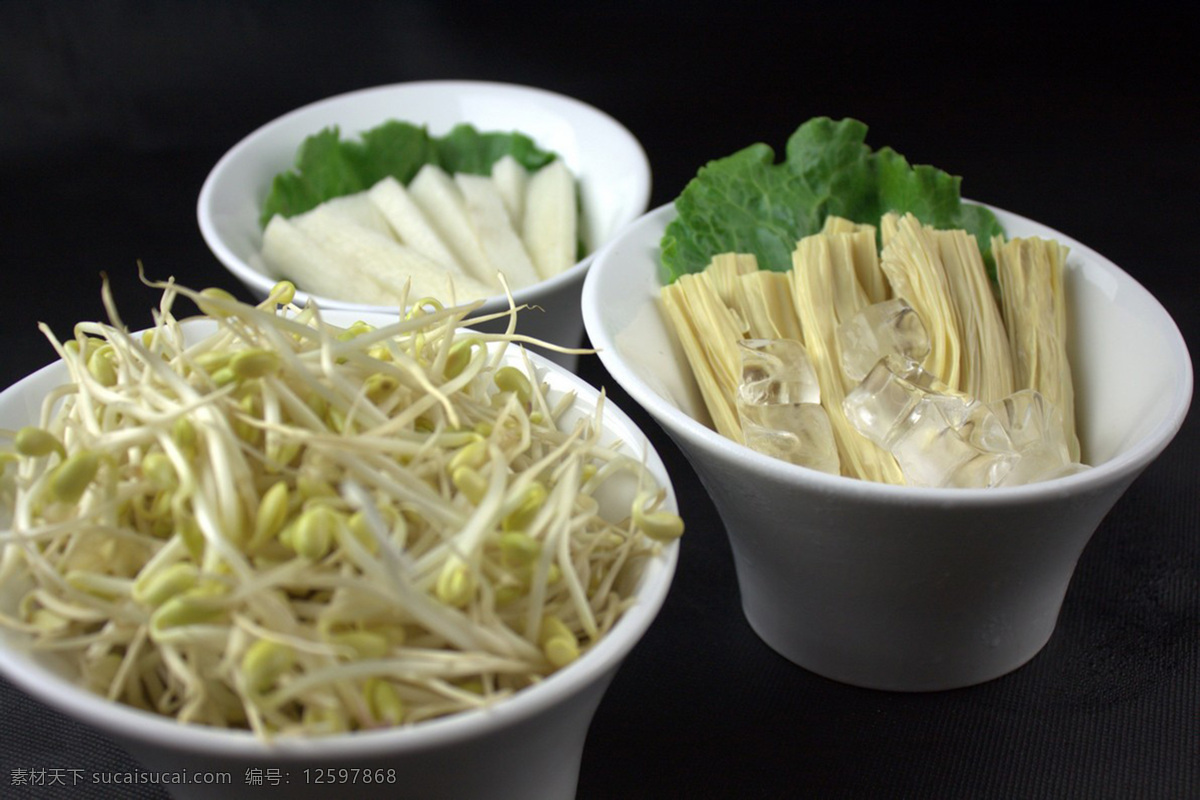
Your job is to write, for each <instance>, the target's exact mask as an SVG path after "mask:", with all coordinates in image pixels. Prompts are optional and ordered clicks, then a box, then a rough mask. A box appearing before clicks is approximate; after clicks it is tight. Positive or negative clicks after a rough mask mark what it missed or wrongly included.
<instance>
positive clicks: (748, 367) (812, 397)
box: [738, 339, 821, 403]
mask: <svg viewBox="0 0 1200 800" xmlns="http://www.w3.org/2000/svg"><path fill="white" fill-rule="evenodd" d="M738 352H739V354H740V355H741V360H742V384H741V389H740V393H741V396H742V397H744V398H745V399H746V400H747V402H751V403H819V402H821V386H820V384H819V383H818V382H817V373H816V370H814V369H813V365H812V359H810V358H809V357H808V351H807V350H805V349H804V345H803V344H801V343H800V342H798V341H796V340H795V339H744V340H742V341H740V342H738Z"/></svg>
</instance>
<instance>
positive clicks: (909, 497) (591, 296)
mask: <svg viewBox="0 0 1200 800" xmlns="http://www.w3.org/2000/svg"><path fill="white" fill-rule="evenodd" d="M964 202H970V203H977V201H974V200H968V199H966V198H964ZM977 204H979V205H984V206H985V207H987V208H989V209H991V210H992V211H995V212H999V213H1000V214H1001V215H1003V216H1007V217H1009V218H1011V219H1012V220H1014V221H1019V222H1020V223H1022V224H1027V225H1030V226H1033V227H1035V228H1038V229H1040V230H1041V231H1042V233H1041V234H1039V235H1042V236H1046V237H1049V238H1054V239H1057V240H1058V241H1059V242H1061V243H1063V244H1065V245H1067V246H1068V247H1070V248H1071V250H1072V251H1074V252H1076V253H1081V254H1083V255H1085V256H1086V258H1088V259H1089V260H1091V261H1093V262H1095V263H1096V264H1098V265H1099V266H1100V267H1101V268H1102V269H1103V270H1105V271H1111V272H1113V273H1115V274H1117V275H1118V276H1121V277H1122V278H1123V279H1124V280H1127V281H1128V282H1129V284H1130V286H1131V288H1132V289H1134V290H1135V291H1138V292H1140V293H1142V294H1143V295H1144V298H1145V299H1146V300H1147V301H1148V302H1149V303H1150V304H1152V306H1151V307H1153V308H1154V309H1155V310H1156V311H1157V313H1158V314H1160V315H1161V320H1160V321H1161V322H1162V324H1163V325H1164V329H1165V330H1166V331H1168V332H1169V333H1170V334H1171V335H1172V337H1173V339H1174V343H1175V344H1176V345H1177V348H1178V357H1177V358H1176V359H1175V360H1176V361H1177V362H1178V366H1179V369H1180V379H1179V381H1178V383H1177V384H1176V385H1175V391H1174V396H1173V397H1172V398H1171V404H1170V407H1169V409H1167V410H1166V412H1165V414H1164V419H1163V420H1162V421H1161V422H1160V423H1159V424H1157V425H1156V426H1155V427H1154V428H1152V429H1151V430H1149V431H1147V432H1146V433H1145V434H1143V435H1142V436H1141V437H1140V438H1139V439H1138V441H1137V442H1136V443H1135V444H1134V445H1133V446H1132V447H1129V448H1128V449H1126V450H1125V451H1124V452H1121V453H1119V454H1117V455H1116V456H1115V457H1113V458H1110V459H1108V460H1107V461H1105V462H1103V463H1101V464H1097V465H1096V466H1093V467H1091V468H1090V469H1087V470H1083V471H1082V472H1078V473H1075V474H1073V475H1067V476H1064V477H1060V478H1055V479H1053V480H1048V481H1041V482H1038V483H1031V484H1025V485H1021V486H1003V487H993V488H990V489H967V488H935V487H922V486H896V485H891V484H884V483H877V482H873V481H866V480H858V479H855V478H848V477H844V476H841V475H830V474H828V473H824V472H821V471H819V470H814V469H810V468H807V467H803V466H799V465H796V464H791V463H788V462H785V461H782V460H780V459H776V458H773V457H771V456H768V455H764V454H762V453H759V452H757V451H755V450H752V449H750V448H749V447H746V446H745V445H742V444H738V443H737V442H734V441H733V440H731V439H728V438H726V437H724V436H722V435H721V434H719V433H717V432H716V431H715V430H713V429H712V428H710V427H708V426H707V425H705V424H703V423H701V422H699V421H697V420H696V419H694V418H692V417H691V416H690V415H688V414H687V413H685V412H684V411H682V410H681V409H679V408H677V407H676V406H674V405H673V404H672V403H670V402H668V401H667V400H666V399H664V398H663V397H662V396H661V395H659V394H658V392H656V391H655V390H654V389H652V388H651V387H650V386H649V385H647V384H646V382H645V381H643V380H642V379H641V378H640V377H639V376H638V374H637V373H636V372H635V371H634V370H632V369H631V368H630V367H628V366H627V365H626V364H625V362H624V361H623V360H622V359H621V358H620V357H619V356H617V355H616V347H615V342H614V341H613V339H612V337H611V336H610V335H609V334H610V332H609V331H608V330H607V328H606V327H605V326H604V325H603V323H602V321H601V312H600V308H599V297H598V296H599V289H598V288H597V287H598V286H599V284H600V282H601V281H603V280H604V278H605V274H606V271H607V269H608V265H609V263H611V257H610V255H609V254H610V253H611V252H612V251H613V250H615V249H617V248H619V247H620V246H621V244H622V242H624V241H625V240H626V239H627V237H632V236H633V235H634V234H635V233H637V232H638V231H640V230H642V229H643V228H654V227H660V226H665V224H666V223H667V222H668V221H669V220H670V219H673V218H674V216H675V204H674V202H673V201H672V202H668V203H664V204H663V205H660V206H658V207H657V208H655V209H652V210H650V211H648V212H647V213H646V214H643V215H642V217H641V218H639V219H638V220H636V221H635V222H633V223H632V224H630V225H629V226H628V227H626V228H625V230H624V232H623V233H622V234H621V235H620V236H618V237H617V238H615V239H614V240H613V241H611V242H609V243H608V244H607V245H605V246H604V247H603V248H601V249H600V250H599V251H598V252H597V253H596V261H595V263H594V265H593V268H592V270H591V271H590V272H589V273H588V275H587V277H586V278H585V279H584V285H583V298H582V306H583V321H584V329H585V330H586V331H587V334H588V339H589V340H590V342H591V344H592V347H593V348H595V350H596V353H597V356H598V357H599V358H600V361H601V363H602V364H603V365H604V367H605V369H606V370H607V371H608V372H609V374H610V375H611V376H612V377H613V379H614V380H615V381H616V382H617V383H618V384H619V385H620V386H621V387H622V388H623V389H624V390H625V391H626V392H627V393H628V394H629V396H630V397H631V398H632V399H633V400H634V401H635V402H636V403H638V404H639V405H641V406H642V407H643V408H644V409H645V410H646V411H647V412H649V414H650V415H651V416H652V417H653V418H654V419H655V420H656V421H657V422H658V423H659V424H660V425H661V426H662V427H664V428H665V429H667V432H668V433H669V434H671V435H672V436H673V437H674V436H676V435H678V436H682V437H686V438H687V439H689V440H694V441H697V442H699V443H700V444H702V446H704V447H706V448H709V449H711V450H713V451H715V452H716V453H717V455H718V457H719V458H720V459H722V460H723V461H726V462H728V463H729V464H732V465H733V466H734V467H735V468H737V469H739V470H744V471H748V472H751V473H754V474H758V475H762V476H764V477H770V478H772V479H777V480H787V481H789V482H793V483H796V484H803V485H807V486H809V487H811V488H812V489H813V490H814V491H820V492H826V493H830V494H838V495H844V496H848V497H851V498H855V499H857V500H860V501H862V502H878V503H889V502H895V501H903V502H904V503H905V504H908V505H913V506H923V507H945V506H948V505H950V504H953V505H955V506H978V507H988V508H996V507H998V506H1017V505H1022V504H1025V503H1028V502H1029V501H1031V500H1034V499H1037V498H1042V497H1049V496H1056V495H1062V494H1069V493H1076V492H1088V491H1090V490H1093V489H1097V488H1099V487H1101V486H1104V485H1110V484H1112V483H1116V482H1119V481H1122V480H1131V479H1132V478H1133V477H1136V475H1137V474H1138V473H1139V472H1140V471H1141V470H1142V469H1144V468H1145V467H1146V466H1147V465H1148V464H1149V463H1150V462H1151V461H1153V460H1154V459H1155V458H1156V457H1157V456H1158V455H1159V453H1161V452H1162V451H1163V450H1164V449H1165V448H1166V447H1167V445H1168V444H1169V443H1170V442H1171V440H1172V438H1174V436H1175V434H1176V433H1178V431H1179V429H1180V427H1181V426H1182V425H1183V422H1184V419H1185V418H1186V416H1187V412H1188V407H1189V406H1190V403H1191V397H1192V391H1193V374H1192V364H1191V359H1190V357H1189V356H1188V351H1187V344H1186V342H1185V341H1184V339H1183V335H1182V334H1181V333H1180V332H1179V328H1178V326H1177V325H1176V324H1175V321H1174V319H1172V318H1171V315H1170V314H1169V313H1167V310H1166V309H1165V308H1163V306H1162V304H1161V303H1159V301H1158V299H1157V298H1155V297H1154V296H1153V295H1151V294H1150V292H1149V291H1148V290H1146V288H1145V287H1143V286H1142V285H1141V284H1140V283H1138V282H1137V281H1136V280H1135V279H1134V278H1133V277H1132V276H1131V275H1129V274H1128V273H1127V272H1125V271H1124V270H1123V269H1121V268H1120V267H1118V266H1117V265H1116V264H1114V263H1113V262H1112V261H1110V260H1109V259H1107V258H1105V257H1104V256H1102V255H1100V254H1099V253H1097V252H1096V251H1095V250H1093V249H1092V248H1090V247H1088V246H1086V245H1084V244H1083V243H1081V242H1079V241H1077V240H1076V239H1073V238H1072V237H1070V236H1067V235H1066V234H1063V233H1061V232H1059V231H1056V230H1054V229H1053V228H1050V227H1048V226H1046V225H1043V224H1042V223H1039V222H1036V221H1034V220H1031V219H1029V218H1027V217H1023V216H1021V215H1020V214H1015V213H1013V212H1010V211H1006V210H1004V209H1001V208H999V207H997V206H993V205H988V204H986V203H977ZM656 252H657V248H656Z"/></svg>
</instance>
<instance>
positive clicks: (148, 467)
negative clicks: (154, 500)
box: [142, 451, 179, 489]
mask: <svg viewBox="0 0 1200 800" xmlns="http://www.w3.org/2000/svg"><path fill="white" fill-rule="evenodd" d="M142 475H144V476H145V477H146V480H148V481H150V483H151V484H152V485H153V486H154V487H155V488H157V489H174V488H175V487H176V486H178V485H179V476H178V475H176V474H175V465H174V464H172V463H171V459H170V457H169V456H168V455H167V454H166V453H161V452H158V451H155V452H153V453H147V454H146V457H145V458H143V459H142Z"/></svg>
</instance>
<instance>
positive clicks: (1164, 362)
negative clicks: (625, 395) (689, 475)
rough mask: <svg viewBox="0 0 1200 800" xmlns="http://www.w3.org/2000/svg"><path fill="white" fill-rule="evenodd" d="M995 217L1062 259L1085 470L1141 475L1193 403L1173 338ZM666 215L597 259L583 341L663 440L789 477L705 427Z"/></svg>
mask: <svg viewBox="0 0 1200 800" xmlns="http://www.w3.org/2000/svg"><path fill="white" fill-rule="evenodd" d="M993 211H995V212H996V214H997V216H998V217H999V219H1000V222H1001V223H1002V224H1003V225H1004V228H1005V230H1006V232H1007V233H1008V235H1009V236H1010V237H1017V236H1040V237H1045V238H1053V239H1056V240H1058V241H1059V242H1061V243H1062V244H1064V245H1066V246H1067V247H1069V248H1070V253H1069V256H1068V260H1067V268H1066V275H1065V286H1066V290H1067V292H1068V296H1069V299H1070V309H1071V311H1070V317H1069V318H1070V344H1069V346H1070V357H1071V365H1072V376H1073V379H1074V382H1075V395H1076V414H1077V423H1078V427H1079V436H1080V440H1081V444H1082V447H1083V458H1084V461H1085V462H1086V463H1088V464H1091V465H1093V466H1095V465H1101V467H1102V469H1105V470H1116V469H1121V468H1122V465H1125V464H1133V465H1137V466H1139V467H1140V466H1144V465H1145V463H1147V462H1148V461H1149V460H1150V459H1152V458H1153V457H1154V456H1155V455H1157V453H1158V452H1160V451H1161V449H1162V448H1163V447H1165V446H1166V444H1167V443H1168V442H1169V441H1170V439H1171V437H1172V436H1173V435H1174V434H1175V432H1176V431H1177V430H1178V428H1179V426H1180V425H1181V424H1182V422H1183V418H1184V416H1185V414H1186V412H1187V408H1188V404H1189V403H1190V400H1191V394H1192V371H1191V360H1190V358H1189V356H1188V353H1187V347H1186V345H1185V344H1184V341H1183V337H1182V336H1181V334H1180V333H1179V330H1178V328H1177V327H1176V326H1175V324H1174V322H1173V321H1172V320H1171V318H1170V316H1169V315H1168V314H1167V312H1166V311H1165V309H1163V307H1162V306H1161V305H1160V304H1159V303H1158V301H1157V300H1155V299H1154V298H1153V297H1152V296H1151V295H1150V293H1149V292H1147V291H1146V290H1145V289H1144V288H1143V287H1142V286H1141V285H1139V284H1138V283H1137V282H1136V281H1134V280H1133V279H1132V278H1131V277H1130V276H1129V275H1128V274H1126V273H1125V272H1124V271H1122V270H1121V269H1119V268H1118V267H1117V266H1116V265H1114V264H1113V263H1112V262H1110V261H1108V260H1107V259H1105V258H1104V257H1102V256H1101V255H1099V254H1098V253H1096V252H1095V251H1093V250H1091V249H1090V248H1088V247H1086V246H1085V245H1083V244H1082V243H1080V242H1077V241H1075V240H1073V239H1071V238H1070V237H1068V236H1065V235H1063V234H1061V233H1058V232H1057V231H1054V230H1052V229H1050V228H1047V227H1046V226H1044V225H1040V224H1038V223H1035V222H1033V221H1031V220H1028V219H1025V218H1023V217H1020V216H1018V215H1016V214H1012V213H1010V212H1007V211H1003V210H1000V209H993ZM674 216H675V209H674V206H673V205H671V204H668V205H665V206H662V207H660V208H658V209H655V210H654V211H652V212H650V213H649V214H646V215H645V216H643V217H642V218H641V219H639V220H638V221H637V222H636V223H634V224H633V225H632V226H630V227H629V228H628V229H627V231H626V232H625V233H624V234H623V235H622V236H621V237H620V238H619V239H618V240H617V241H615V242H614V243H612V244H611V245H609V246H608V247H606V248H605V249H604V250H603V251H602V252H601V253H599V254H598V255H597V257H596V262H595V264H594V265H593V267H592V270H591V272H590V273H589V274H588V277H587V280H586V282H585V284H584V295H583V315H584V324H585V327H586V329H587V332H588V336H589V338H590V339H591V341H592V343H593V346H595V347H596V348H598V350H599V357H600V359H601V361H602V362H603V363H604V365H605V367H606V368H607V369H608V371H609V372H610V374H611V375H612V376H613V378H614V379H615V380H616V381H617V382H618V383H619V384H620V385H621V386H622V387H623V388H624V389H625V390H626V391H627V392H629V394H630V395H631V396H632V397H633V398H634V400H636V401H637V402H638V403H639V404H641V405H642V406H644V407H645V408H646V410H647V411H649V412H650V413H651V414H652V415H653V416H654V417H655V418H656V419H657V420H658V421H659V422H660V423H661V424H663V425H664V426H665V427H667V429H668V430H669V431H670V432H672V433H676V434H683V435H685V436H687V437H688V439H689V440H690V441H692V442H698V443H700V446H703V447H706V448H708V447H712V448H717V449H721V450H723V451H725V452H732V451H735V450H736V451H742V452H741V453H740V454H739V457H744V458H745V459H747V461H748V462H750V463H754V464H756V465H758V466H760V467H762V468H764V469H773V470H776V471H778V470H779V469H783V468H788V469H793V468H792V467H791V465H787V464H784V463H783V462H778V461H775V460H774V459H770V458H768V457H767V456H761V455H759V454H758V453H754V452H752V451H750V450H749V449H748V448H743V447H741V446H739V445H734V444H733V443H732V442H728V441H727V440H725V439H724V438H723V437H721V436H719V435H718V434H717V433H716V432H715V431H713V430H711V428H710V427H709V426H710V425H711V423H710V420H709V417H708V414H707V412H706V411H705V409H704V403H703V400H702V399H701V396H700V393H699V389H698V388H697V386H696V383H695V380H694V379H693V378H692V375H691V372H690V370H689V369H688V368H687V361H686V358H685V356H684V354H683V352H682V349H681V348H680V346H679V344H678V342H677V340H676V339H675V336H674V334H673V333H672V332H671V331H670V330H669V329H668V327H667V325H666V322H665V320H664V318H663V316H662V314H661V313H660V307H659V299H658V298H659V290H660V284H659V280H658V272H657V263H658V245H659V241H660V239H661V237H662V234H663V230H664V228H665V227H666V225H667V223H668V222H669V221H670V220H671V219H673V218H674ZM794 470H795V473H796V475H797V476H799V475H802V474H803V475H808V476H811V477H813V478H814V479H817V480H821V479H823V478H822V477H820V476H817V475H816V473H813V472H812V471H810V470H805V469H803V468H799V467H795V468H794ZM1084 474H1087V473H1084ZM835 480H838V481H842V482H843V483H844V484H849V483H857V482H853V481H850V480H849V479H838V478H835ZM926 491H945V492H962V491H967V490H926ZM990 491H994V490H990Z"/></svg>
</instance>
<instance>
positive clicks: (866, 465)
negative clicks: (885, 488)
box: [789, 233, 904, 484]
mask: <svg viewBox="0 0 1200 800" xmlns="http://www.w3.org/2000/svg"><path fill="white" fill-rule="evenodd" d="M859 235H861V234H828V235H827V234H816V235H814V236H806V237H805V238H803V239H801V240H800V242H799V243H798V244H797V245H796V250H795V252H793V253H792V271H791V273H789V274H790V275H791V278H792V299H793V302H794V303H795V304H796V313H797V316H799V318H800V326H801V328H803V330H804V336H805V341H804V345H805V347H806V348H807V349H808V353H809V356H810V358H811V359H812V362H813V367H814V369H815V370H816V372H817V380H818V382H819V383H820V385H821V405H822V406H824V408H825V411H826V412H827V413H828V414H829V422H830V425H831V426H832V428H833V437H834V441H835V442H836V443H837V449H838V458H839V459H840V460H841V464H842V474H843V475H846V476H848V477H852V478H862V479H864V480H870V481H878V482H882V483H894V484H900V483H903V482H904V478H903V476H902V475H901V473H900V468H899V466H898V465H897V464H896V460H895V459H894V458H893V457H892V456H891V454H890V453H888V452H886V451H885V450H883V449H882V448H880V447H879V446H878V445H876V444H875V443H874V442H872V441H870V440H869V439H867V438H866V437H864V436H863V435H862V434H860V433H859V432H858V431H857V430H856V429H855V428H854V426H853V425H852V424H851V423H850V421H849V420H848V419H847V418H846V412H845V411H844V410H843V408H842V401H843V400H844V399H845V397H846V392H847V390H848V389H849V388H850V387H849V386H848V380H847V379H846V377H845V375H844V374H843V372H842V368H841V363H842V358H841V352H840V350H839V347H838V341H837V327H838V325H839V324H840V323H841V322H842V321H843V320H845V319H849V317H850V316H853V315H854V314H855V313H856V312H857V311H858V310H859V309H861V308H862V307H864V306H866V305H868V300H867V296H866V293H865V292H864V291H863V289H862V287H861V286H859V284H858V279H857V277H855V267H854V263H853V261H852V258H853V253H854V252H855V250H854V248H853V247H849V246H847V243H846V242H844V241H839V240H842V239H845V238H848V237H854V236H859ZM871 236H872V240H873V237H874V234H873V233H872V234H871Z"/></svg>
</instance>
